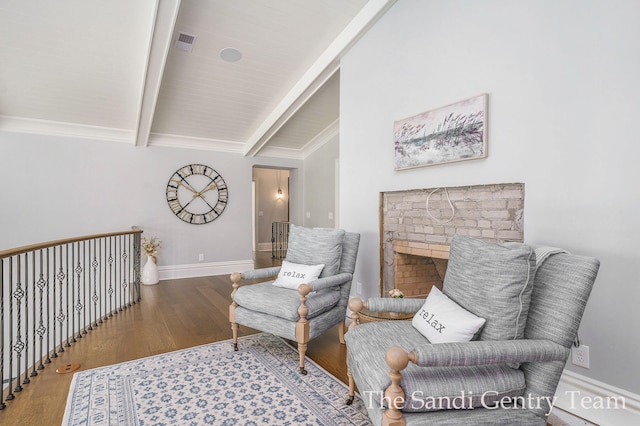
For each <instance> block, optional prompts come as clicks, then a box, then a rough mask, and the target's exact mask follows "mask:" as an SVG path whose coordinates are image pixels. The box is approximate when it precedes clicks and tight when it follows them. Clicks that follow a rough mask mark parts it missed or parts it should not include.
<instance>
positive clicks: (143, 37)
mask: <svg viewBox="0 0 640 426" xmlns="http://www.w3.org/2000/svg"><path fill="white" fill-rule="evenodd" d="M395 1H396V0H182V1H180V0H136V1H131V0H92V1H87V0H57V1H50V0H1V1H0V130H5V131H14V132H26V133H38V134H50V135H65V136H72V137H81V138H85V139H101V140H109V141H116V142H123V143H129V144H134V145H136V146H172V147H181V148H196V149H205V150H217V151H228V152H238V153H242V154H244V155H251V156H253V155H269V156H280V157H291V158H304V156H305V155H306V154H307V153H308V152H311V151H312V150H313V149H315V147H317V146H319V145H321V144H322V143H324V142H325V141H327V140H329V139H330V138H331V137H333V136H335V135H336V134H337V131H338V116H339V62H340V58H341V56H342V55H343V54H344V53H345V52H346V51H347V49H348V48H349V47H350V46H351V45H352V44H353V43H354V42H355V41H356V40H357V39H358V38H359V37H360V36H361V35H362V34H363V33H364V32H365V31H366V30H367V29H368V28H369V27H370V26H371V25H372V24H373V23H374V22H375V21H376V20H377V19H378V18H379V17H380V16H381V15H382V14H384V12H385V11H386V10H387V9H388V8H389V7H390V6H391V5H392V4H393V3H394V2H395ZM179 32H183V33H187V34H190V35H195V36H196V39H195V42H194V44H193V50H192V51H191V52H185V51H182V50H178V49H176V48H175V47H174V44H175V41H176V38H177V35H178V33H179ZM227 47H233V48H235V49H238V50H239V51H240V52H241V53H242V58H241V59H240V60H239V61H237V62H225V61H223V60H222V59H221V58H220V56H219V52H220V51H221V50H222V49H224V48H227Z"/></svg>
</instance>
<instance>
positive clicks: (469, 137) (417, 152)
mask: <svg viewBox="0 0 640 426" xmlns="http://www.w3.org/2000/svg"><path fill="white" fill-rule="evenodd" d="M393 138H394V151H395V169H396V170H403V169H410V168H413V167H423V166H433V165H436V164H444V163H451V162H454V161H463V160H474V159H478V158H485V157H486V156H487V95H486V94H482V95H479V96H476V97H473V98H469V99H465V100H463V101H460V102H456V103H454V104H451V105H447V106H444V107H441V108H438V109H434V110H431V111H427V112H423V113H422V114H418V115H414V116H413V117H409V118H405V119H403V120H399V121H396V122H395V123H394V125H393Z"/></svg>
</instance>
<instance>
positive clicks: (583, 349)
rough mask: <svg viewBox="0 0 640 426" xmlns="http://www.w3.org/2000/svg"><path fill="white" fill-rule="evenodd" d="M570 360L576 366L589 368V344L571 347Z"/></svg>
mask: <svg viewBox="0 0 640 426" xmlns="http://www.w3.org/2000/svg"><path fill="white" fill-rule="evenodd" d="M571 362H573V365H577V366H578V367H584V368H589V346H585V345H580V346H578V347H577V348H576V347H575V346H573V347H571Z"/></svg>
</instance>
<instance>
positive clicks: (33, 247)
mask: <svg viewBox="0 0 640 426" xmlns="http://www.w3.org/2000/svg"><path fill="white" fill-rule="evenodd" d="M143 232H144V231H143V230H142V229H140V228H138V227H137V226H132V227H131V231H120V232H107V233H104V234H93V235H85V236H81V237H72V238H63V239H61V240H54V241H48V242H45V243H37V244H31V245H28V246H22V247H16V248H12V249H7V250H2V251H0V259H4V258H6V257H11V256H16V255H18V254H22V253H28V252H31V251H36V250H42V249H45V248H49V247H55V246H59V245H65V244H71V243H76V242H79V241H88V240H94V239H98V238H106V237H115V236H117V235H131V234H142V233H143Z"/></svg>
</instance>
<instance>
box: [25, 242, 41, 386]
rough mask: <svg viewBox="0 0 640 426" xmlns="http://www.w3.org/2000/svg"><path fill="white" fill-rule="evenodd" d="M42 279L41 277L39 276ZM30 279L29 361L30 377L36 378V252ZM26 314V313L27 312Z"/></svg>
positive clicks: (33, 257)
mask: <svg viewBox="0 0 640 426" xmlns="http://www.w3.org/2000/svg"><path fill="white" fill-rule="evenodd" d="M40 270H41V271H42V251H40ZM41 277H42V276H41ZM31 279H32V280H33V293H32V296H31V298H32V301H33V310H32V311H31V315H32V318H33V332H32V333H31V346H32V348H33V349H32V350H31V359H32V364H31V368H32V370H31V374H30V376H31V377H33V376H37V375H38V372H37V371H36V368H37V367H38V366H37V358H36V352H37V351H38V349H37V348H38V345H37V344H36V335H37V327H36V318H37V316H36V302H37V300H36V288H37V286H38V281H39V280H38V281H36V252H35V251H32V252H31ZM40 297H42V290H40ZM27 312H28V311H27ZM40 359H42V357H40Z"/></svg>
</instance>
